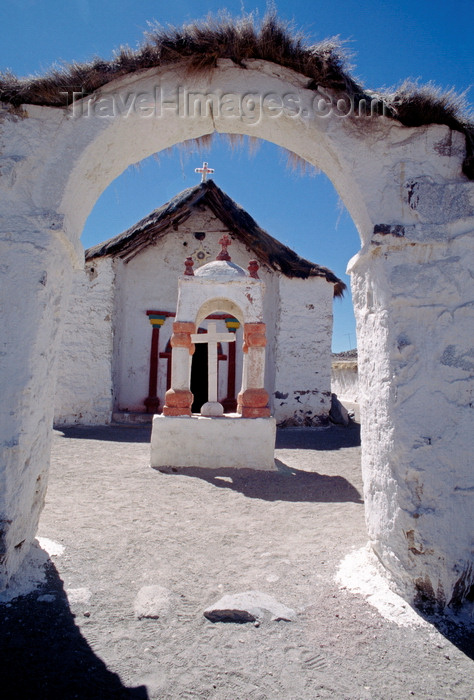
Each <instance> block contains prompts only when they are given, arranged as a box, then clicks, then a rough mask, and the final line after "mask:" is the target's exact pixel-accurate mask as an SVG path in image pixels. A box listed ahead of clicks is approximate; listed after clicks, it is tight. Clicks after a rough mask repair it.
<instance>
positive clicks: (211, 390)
mask: <svg viewBox="0 0 474 700" xmlns="http://www.w3.org/2000/svg"><path fill="white" fill-rule="evenodd" d="M216 328H217V326H216V324H215V323H211V322H209V323H208V325H207V333H193V334H192V335H191V342H193V343H207V371H208V379H207V383H208V395H207V402H208V403H210V404H217V406H221V404H219V403H218V402H217V343H233V342H235V334H234V333H227V332H225V333H217V331H216ZM204 405H206V404H204ZM221 409H222V406H221ZM201 413H202V409H201ZM222 413H223V409H222V411H219V413H215V412H214V413H210V414H208V415H219V414H222Z"/></svg>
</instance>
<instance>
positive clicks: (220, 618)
mask: <svg viewBox="0 0 474 700" xmlns="http://www.w3.org/2000/svg"><path fill="white" fill-rule="evenodd" d="M265 613H270V615H271V619H272V621H278V620H284V621H286V622H292V621H293V620H294V619H295V617H296V613H295V611H294V610H292V609H291V608H287V607H286V605H283V604H282V603H279V602H278V601H277V600H275V598H272V596H270V595H268V594H267V593H261V592H260V591H245V592H244V593H236V594H234V595H225V596H223V597H222V598H221V599H220V600H218V601H217V603H214V605H210V606H209V607H208V608H206V610H204V616H205V617H207V619H208V620H210V621H211V622H260V621H261V620H263V618H264V616H265Z"/></svg>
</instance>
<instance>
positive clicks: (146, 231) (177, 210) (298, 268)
mask: <svg viewBox="0 0 474 700" xmlns="http://www.w3.org/2000/svg"><path fill="white" fill-rule="evenodd" d="M206 210H207V211H208V212H209V213H211V214H213V215H214V217H215V219H217V220H219V221H220V226H221V231H222V230H225V231H228V232H229V233H230V235H231V236H232V238H234V239H237V240H239V241H240V242H241V243H243V244H244V246H245V247H246V248H247V250H248V251H249V252H251V253H252V254H253V256H254V257H256V258H257V259H258V261H259V263H260V264H262V265H265V266H266V267H268V268H270V269H272V270H274V271H276V272H281V273H282V274H283V275H285V276H286V277H290V278H291V277H299V278H302V279H305V278H308V277H322V278H324V279H326V281H327V282H329V283H331V284H333V285H334V296H342V294H343V292H344V289H345V287H346V285H345V284H344V282H342V280H340V279H339V278H338V277H336V275H334V273H333V272H331V270H329V269H328V268H325V267H322V266H320V265H317V264H316V263H312V262H310V261H309V260H305V259H304V258H301V257H300V256H299V255H297V253H295V252H294V251H293V250H291V249H290V248H288V247H287V246H285V245H283V244H282V243H280V242H279V241H277V240H276V239H275V238H273V237H272V236H270V235H269V234H268V233H267V232H266V231H264V230H263V229H262V228H260V226H258V224H257V223H256V221H255V220H254V219H253V218H252V217H251V216H250V214H248V213H247V212H246V211H244V209H242V207H240V206H239V205H238V204H236V202H234V201H233V200H232V199H231V198H230V197H229V196H228V195H226V194H225V193H224V192H223V191H222V190H221V189H220V188H219V187H217V185H216V184H215V183H214V182H213V181H212V180H208V181H206V182H201V183H200V184H199V185H196V186H195V187H190V188H188V189H187V190H184V191H183V192H181V193H180V194H179V195H177V196H176V197H174V198H173V199H171V200H170V201H169V202H168V203H167V204H165V205H163V206H162V207H159V208H158V209H155V210H154V211H153V212H151V213H150V214H149V215H148V216H146V217H145V218H143V219H141V221H139V222H138V223H137V224H135V225H134V226H132V227H131V228H129V229H127V231H124V232H123V233H121V234H119V235H118V236H115V237H114V238H111V239H110V240H108V241H105V243H102V244H99V245H97V246H94V247H92V248H89V249H88V250H87V251H86V260H92V259H94V258H98V257H104V256H113V257H119V258H120V259H122V260H123V261H124V262H125V263H127V262H129V261H130V260H132V259H133V258H134V257H136V256H137V255H138V254H139V253H140V252H141V251H143V250H145V249H146V248H148V247H149V246H150V245H156V243H157V242H158V241H159V240H160V239H162V238H164V237H165V236H168V235H170V234H172V233H173V232H176V231H178V230H181V231H182V230H186V229H183V227H185V226H186V224H188V226H189V223H190V222H189V219H190V218H191V217H193V218H194V217H195V215H196V214H199V213H202V212H204V211H206ZM214 225H216V222H214ZM201 228H205V221H203V225H202V226H201ZM216 230H217V229H216ZM203 232H204V233H205V231H199V230H197V231H195V233H196V234H199V233H203ZM195 262H198V261H197V260H195ZM200 262H205V253H204V250H201V258H200Z"/></svg>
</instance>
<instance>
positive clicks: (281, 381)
mask: <svg viewBox="0 0 474 700" xmlns="http://www.w3.org/2000/svg"><path fill="white" fill-rule="evenodd" d="M279 282H280V304H279V309H278V320H277V331H276V347H275V368H276V372H275V375H276V376H275V386H274V389H273V396H274V415H275V418H276V421H277V425H308V426H311V425H316V426H317V425H321V424H324V423H325V422H327V415H328V412H329V409H330V407H331V340H332V304H333V294H334V287H333V285H332V284H329V283H328V282H327V281H326V280H325V279H324V278H322V277H311V278H309V279H306V280H302V279H288V278H287V277H283V275H281V276H280V279H279Z"/></svg>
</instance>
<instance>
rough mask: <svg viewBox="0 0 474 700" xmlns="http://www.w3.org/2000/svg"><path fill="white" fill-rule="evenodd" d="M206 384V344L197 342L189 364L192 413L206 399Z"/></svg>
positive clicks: (198, 411)
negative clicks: (192, 399) (192, 398)
mask: <svg viewBox="0 0 474 700" xmlns="http://www.w3.org/2000/svg"><path fill="white" fill-rule="evenodd" d="M199 331H201V329H199ZM207 384H208V371H207V345H205V344H204V343H202V344H201V343H199V344H198V345H196V349H195V350H194V355H193V360H192V365H191V392H192V394H193V396H194V401H193V404H192V406H191V411H192V412H193V413H200V412H201V406H202V405H203V404H205V403H206V401H207V398H208V397H207Z"/></svg>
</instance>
